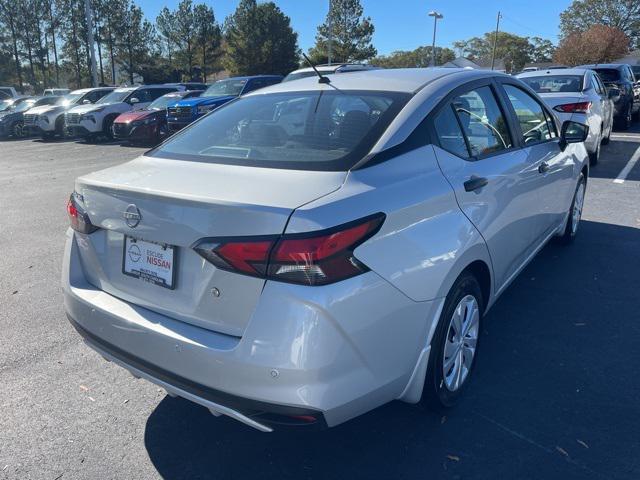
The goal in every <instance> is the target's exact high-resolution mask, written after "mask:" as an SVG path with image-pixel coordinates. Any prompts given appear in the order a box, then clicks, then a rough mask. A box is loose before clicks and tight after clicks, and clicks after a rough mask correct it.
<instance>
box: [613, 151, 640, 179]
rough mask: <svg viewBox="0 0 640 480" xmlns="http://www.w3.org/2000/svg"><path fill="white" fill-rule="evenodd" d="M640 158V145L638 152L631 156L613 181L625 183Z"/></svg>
mask: <svg viewBox="0 0 640 480" xmlns="http://www.w3.org/2000/svg"><path fill="white" fill-rule="evenodd" d="M638 160H640V147H638V149H637V150H636V152H635V153H634V154H633V155H632V156H631V158H630V159H629V161H628V162H627V164H626V165H625V166H624V168H623V169H622V171H621V172H620V173H619V174H618V177H617V178H616V179H615V180H614V181H613V183H624V181H625V180H626V178H627V176H628V175H629V172H631V169H632V168H633V167H634V165H635V164H636V162H637V161H638Z"/></svg>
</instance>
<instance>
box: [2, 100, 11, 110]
mask: <svg viewBox="0 0 640 480" xmlns="http://www.w3.org/2000/svg"><path fill="white" fill-rule="evenodd" d="M11 105H13V100H2V101H0V112H4V111H5V110H8V109H9V107H10V106H11Z"/></svg>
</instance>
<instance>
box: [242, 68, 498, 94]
mask: <svg viewBox="0 0 640 480" xmlns="http://www.w3.org/2000/svg"><path fill="white" fill-rule="evenodd" d="M452 74H459V75H463V76H464V77H466V78H469V79H474V78H482V77H487V76H508V75H506V74H504V73H499V72H495V71H491V70H473V69H464V68H388V69H372V70H361V71H357V72H352V73H349V75H335V76H331V83H329V84H321V83H319V82H318V78H317V77H315V76H313V77H305V78H301V79H298V80H291V81H288V82H285V83H278V84H276V85H272V86H270V87H266V88H262V89H260V90H256V91H255V92H251V93H249V94H247V95H261V94H265V93H272V92H290V91H303V90H320V89H322V87H324V88H334V89H344V90H372V91H374V90H378V91H388V92H405V93H415V92H417V91H418V90H420V89H421V88H422V87H423V86H424V85H426V84H428V83H431V82H433V81H435V80H437V79H439V78H442V77H445V76H448V75H452Z"/></svg>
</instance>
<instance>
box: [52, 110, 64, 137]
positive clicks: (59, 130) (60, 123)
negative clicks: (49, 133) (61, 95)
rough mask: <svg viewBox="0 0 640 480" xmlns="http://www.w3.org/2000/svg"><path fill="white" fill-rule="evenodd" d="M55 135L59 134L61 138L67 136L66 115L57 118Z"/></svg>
mask: <svg viewBox="0 0 640 480" xmlns="http://www.w3.org/2000/svg"><path fill="white" fill-rule="evenodd" d="M54 135H57V136H58V137H60V138H64V137H65V134H64V115H60V116H59V117H58V118H57V119H56V126H55V130H54Z"/></svg>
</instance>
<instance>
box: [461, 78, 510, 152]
mask: <svg viewBox="0 0 640 480" xmlns="http://www.w3.org/2000/svg"><path fill="white" fill-rule="evenodd" d="M452 104H453V107H454V109H455V111H456V114H457V116H458V119H459V120H460V125H461V126H462V130H463V132H464V134H465V136H466V137H467V140H468V142H469V148H470V149H471V155H472V156H474V157H480V156H483V155H490V154H492V153H495V152H499V151H501V150H506V149H508V148H511V147H512V146H513V143H512V141H511V136H510V135H509V129H508V126H507V121H506V119H505V117H504V115H503V113H502V111H501V110H500V107H499V106H498V102H497V101H496V98H495V96H494V94H493V91H492V90H491V88H490V87H479V88H476V89H474V90H471V91H469V92H467V93H465V94H463V95H460V96H459V97H456V98H455V99H454V100H453V101H452Z"/></svg>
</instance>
